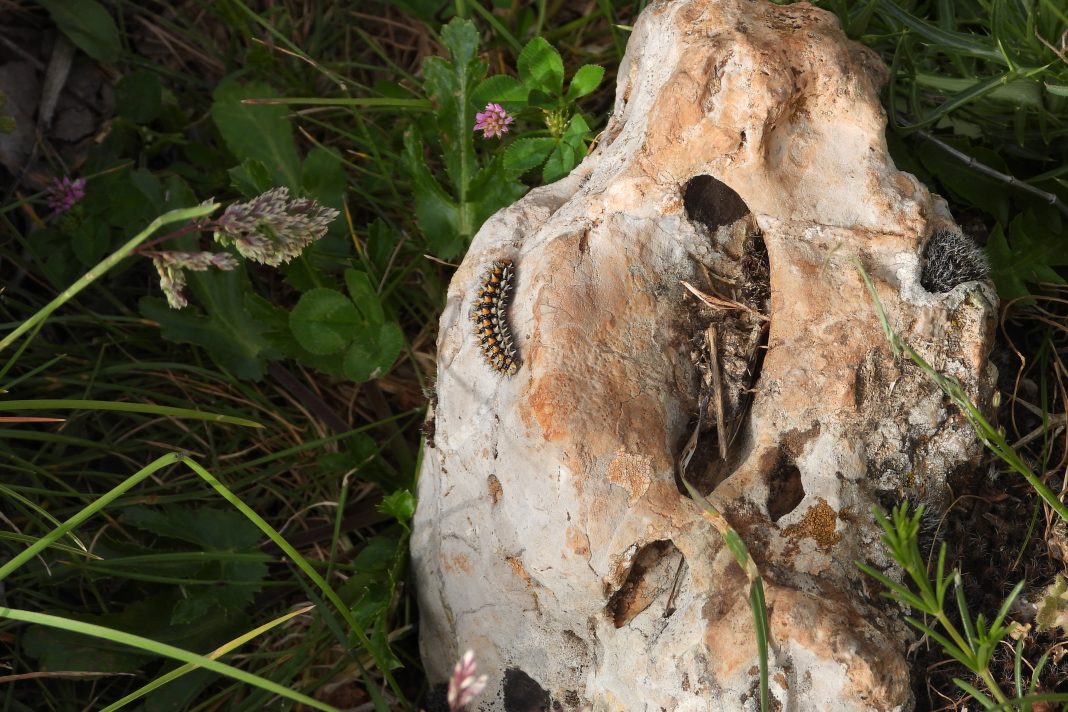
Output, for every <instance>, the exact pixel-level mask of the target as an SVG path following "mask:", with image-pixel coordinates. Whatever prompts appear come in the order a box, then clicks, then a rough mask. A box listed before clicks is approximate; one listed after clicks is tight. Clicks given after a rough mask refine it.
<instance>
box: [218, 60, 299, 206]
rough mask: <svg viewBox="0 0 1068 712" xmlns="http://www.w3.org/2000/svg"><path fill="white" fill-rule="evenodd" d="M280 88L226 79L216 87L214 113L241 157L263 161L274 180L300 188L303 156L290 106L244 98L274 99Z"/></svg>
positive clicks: (232, 149) (223, 134) (230, 144)
mask: <svg viewBox="0 0 1068 712" xmlns="http://www.w3.org/2000/svg"><path fill="white" fill-rule="evenodd" d="M277 97H278V92H276V91H275V90H274V89H272V88H271V87H270V86H269V85H267V84H263V83H262V82H252V83H249V84H244V85H242V84H239V83H238V82H237V81H235V80H233V79H227V80H223V83H222V84H220V85H219V87H218V88H217V89H216V90H215V96H214V101H213V102H212V105H211V117H212V119H213V120H214V121H215V125H216V126H217V127H218V128H219V133H221V134H222V137H223V140H224V141H225V142H226V146H227V147H228V148H229V149H230V151H231V152H232V153H233V154H234V155H235V156H237V158H238V159H239V160H242V161H244V160H246V159H253V160H257V161H260V162H261V163H263V165H265V166H267V169H268V170H269V171H271V176H272V177H273V179H274V182H275V184H277V185H285V186H288V187H289V189H290V190H293V191H299V190H300V187H301V185H300V183H301V181H300V178H301V173H300V159H299V157H298V156H297V148H296V144H294V142H293V126H292V125H291V124H290V123H289V118H288V117H289V108H288V107H286V106H281V105H275V104H243V103H241V102H242V101H243V100H244V99H260V98H263V99H273V98H277Z"/></svg>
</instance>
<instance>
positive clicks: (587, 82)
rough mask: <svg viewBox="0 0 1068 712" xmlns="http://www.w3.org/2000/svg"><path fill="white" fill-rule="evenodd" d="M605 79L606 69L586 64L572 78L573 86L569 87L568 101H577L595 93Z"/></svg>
mask: <svg viewBox="0 0 1068 712" xmlns="http://www.w3.org/2000/svg"><path fill="white" fill-rule="evenodd" d="M602 79H604V67H599V66H597V65H596V64H584V65H582V66H581V67H579V68H578V71H577V72H575V76H573V77H571V84H570V85H568V87H567V100H568V101H575V100H576V99H578V98H579V97H583V96H586V95H587V94H589V93H591V92H593V91H595V90H596V89H597V87H598V86H600V84H601V80H602Z"/></svg>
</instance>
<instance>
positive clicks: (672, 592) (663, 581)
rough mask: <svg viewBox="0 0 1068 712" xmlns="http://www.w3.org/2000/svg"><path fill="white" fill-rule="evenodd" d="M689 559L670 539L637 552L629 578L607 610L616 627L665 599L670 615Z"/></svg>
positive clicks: (666, 615)
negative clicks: (655, 602) (659, 600)
mask: <svg viewBox="0 0 1068 712" xmlns="http://www.w3.org/2000/svg"><path fill="white" fill-rule="evenodd" d="M685 564H686V559H685V557H683V555H682V552H681V551H679V550H678V547H676V546H675V544H674V543H673V542H671V541H668V540H659V541H653V542H649V543H648V544H646V545H645V546H643V547H642V548H641V549H639V550H638V553H637V554H635V556H634V560H633V561H632V562H631V565H630V571H628V572H627V578H626V580H625V581H624V582H623V585H622V586H620V588H619V590H618V591H616V592H615V593H614V594H612V597H611V598H609V599H608V605H607V606H605V613H606V614H607V615H608V617H609V618H611V619H612V622H613V623H614V624H615V626H616V628H622V627H623V626H625V625H627V623H629V622H630V621H632V620H633V619H634V617H635V616H637V615H638V614H639V613H641V612H642V611H644V610H645V609H647V608H649V606H651V605H652V604H653V602H654V601H657V600H658V599H661V603H662V606H663V610H662V611H659V614H660V615H661V616H662V617H664V618H667V617H669V616H670V615H671V614H672V613H674V611H675V608H674V606H675V597H676V596H677V595H678V593H679V589H680V587H681V586H682V582H683V581H682V579H683V576H684V575H685V571H684V569H685Z"/></svg>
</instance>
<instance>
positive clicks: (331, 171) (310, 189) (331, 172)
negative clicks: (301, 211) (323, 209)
mask: <svg viewBox="0 0 1068 712" xmlns="http://www.w3.org/2000/svg"><path fill="white" fill-rule="evenodd" d="M346 184H347V181H346V178H345V171H344V169H343V168H342V164H341V156H339V155H338V154H336V153H334V152H333V151H331V150H329V149H326V148H322V147H320V146H316V147H315V148H313V149H312V150H311V151H309V152H308V157H307V158H305V159H304V166H303V168H302V169H301V185H302V187H303V189H304V193H305V194H306V195H307V196H308V197H311V198H315V199H316V200H318V201H319V202H320V203H322V204H323V205H326V206H327V207H330V208H335V209H337V210H341V209H342V208H343V203H344V202H345V187H346ZM334 225H337V226H339V227H340V226H344V221H343V220H335V221H334Z"/></svg>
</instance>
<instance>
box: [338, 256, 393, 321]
mask: <svg viewBox="0 0 1068 712" xmlns="http://www.w3.org/2000/svg"><path fill="white" fill-rule="evenodd" d="M345 285H346V286H347V287H348V288H349V295H350V296H351V297H352V301H353V302H354V303H355V304H356V308H357V309H359V310H360V313H361V314H363V316H364V318H365V319H366V320H367V321H369V322H371V323H372V324H381V323H382V322H384V321H385V320H386V315H385V313H384V312H383V311H382V302H381V300H380V299H379V297H378V292H376V291H375V288H374V286H373V285H372V284H371V278H370V277H368V276H367V273H366V272H360V271H359V270H354V269H347V270H345Z"/></svg>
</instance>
